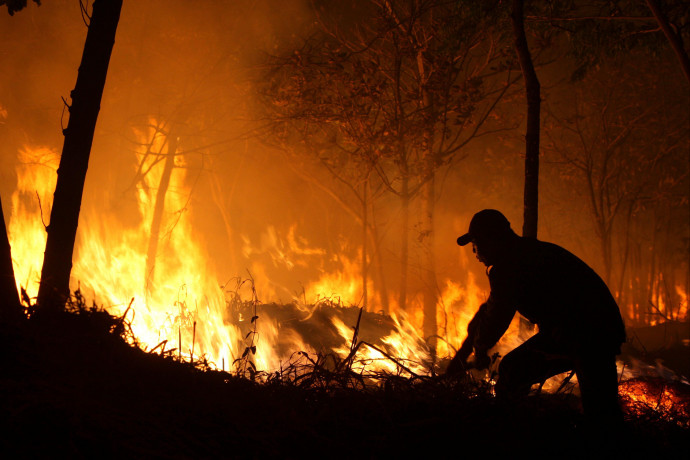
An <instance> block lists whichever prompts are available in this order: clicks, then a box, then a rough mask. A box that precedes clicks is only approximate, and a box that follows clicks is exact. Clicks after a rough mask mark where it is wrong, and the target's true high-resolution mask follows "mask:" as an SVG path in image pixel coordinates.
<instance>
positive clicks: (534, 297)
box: [489, 237, 625, 348]
mask: <svg viewBox="0 0 690 460" xmlns="http://www.w3.org/2000/svg"><path fill="white" fill-rule="evenodd" d="M489 280H490V282H491V290H492V295H497V296H498V297H499V298H500V297H504V299H502V301H511V302H514V304H513V305H514V306H515V307H516V308H517V310H518V311H519V312H520V313H521V314H522V315H523V316H525V317H526V318H527V319H529V320H530V321H532V322H533V323H536V324H538V325H539V328H540V330H541V331H550V332H552V333H554V334H557V335H558V336H559V338H562V339H563V340H564V341H567V342H569V343H573V344H575V345H576V346H578V347H581V346H589V345H591V346H595V347H599V346H602V345H603V346H611V347H615V348H618V347H619V346H620V344H621V343H622V342H623V341H624V340H625V328H624V326H623V321H622V318H621V316H620V312H619V309H618V306H617V305H616V302H615V300H614V298H613V296H612V295H611V292H610V291H609V289H608V287H607V286H606V284H605V283H604V281H603V280H602V279H601V278H600V277H599V275H597V274H596V273H595V272H594V270H592V269H591V268H590V267H589V266H588V265H587V264H585V263H584V262H583V261H582V260H580V259H579V258H578V257H576V256H575V255H573V254H572V253H570V252H569V251H567V250H565V249H564V248H562V247H560V246H558V245H555V244H552V243H547V242H543V241H539V240H535V239H530V238H522V237H518V238H517V239H516V240H515V243H514V245H513V247H512V248H511V250H510V251H508V253H507V254H505V257H503V258H501V260H499V261H497V263H496V264H495V265H494V266H493V267H492V269H491V271H490V273H489Z"/></svg>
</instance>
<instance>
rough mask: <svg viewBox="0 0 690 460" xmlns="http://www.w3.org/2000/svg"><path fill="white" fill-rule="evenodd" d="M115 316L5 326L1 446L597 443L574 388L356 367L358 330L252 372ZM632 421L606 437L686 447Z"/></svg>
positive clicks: (154, 448) (200, 450)
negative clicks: (136, 342) (191, 352)
mask: <svg viewBox="0 0 690 460" xmlns="http://www.w3.org/2000/svg"><path fill="white" fill-rule="evenodd" d="M123 318H124V317H123ZM123 318H114V317H112V316H110V315H108V314H107V313H106V312H104V311H102V310H100V309H98V308H97V307H95V306H90V307H87V306H86V303H85V302H84V301H83V299H82V300H77V301H76V302H75V303H74V304H73V305H72V306H70V308H69V312H68V313H65V314H64V315H59V316H57V317H54V318H50V319H43V320H40V321H39V320H38V319H36V320H31V321H25V322H24V323H22V324H20V325H19V326H18V327H11V328H10V327H7V326H2V329H1V330H0V349H2V350H3V360H2V362H3V370H2V377H1V378H0V410H1V411H2V412H1V413H2V417H1V420H2V421H0V433H1V434H0V455H2V456H3V458H15V457H26V458H28V457H46V456H48V457H62V456H65V457H69V458H79V457H86V458H103V457H117V458H209V457H221V458H235V457H248V456H250V457H256V458H295V457H336V458H341V457H346V456H357V457H361V456H363V457H369V458H382V457H383V458H387V457H393V456H399V455H404V456H409V455H410V453H411V452H424V453H426V455H444V454H445V455H444V456H448V452H450V455H452V456H457V457H462V456H464V454H468V455H469V454H479V455H482V456H489V457H494V456H496V455H499V454H501V455H505V454H510V455H515V456H518V455H530V456H532V457H534V456H536V457H544V456H548V457H553V456H554V455H555V456H558V457H566V458H568V457H573V456H576V455H582V454H588V453H591V452H594V451H597V452H598V451H599V449H601V448H602V446H601V445H600V444H599V441H600V440H599V441H597V440H596V439H595V438H592V437H591V436H589V435H588V433H587V431H586V428H583V426H582V418H581V416H580V411H579V408H578V400H577V398H576V397H575V396H573V395H568V394H561V395H546V394H542V395H538V396H534V397H530V398H527V399H525V400H522V401H515V402H511V403H506V402H501V401H497V400H496V398H494V397H492V396H491V394H490V391H489V390H490V389H489V388H488V386H487V385H486V384H485V383H484V382H483V381H481V380H473V379H471V378H463V379H455V380H451V379H443V378H429V377H422V376H418V375H415V374H414V373H412V372H404V371H403V372H400V373H399V374H395V375H391V374H385V373H368V374H363V373H361V372H355V371H353V363H354V362H355V361H356V359H357V356H358V352H359V350H360V349H361V348H362V347H367V346H374V345H372V344H368V343H365V342H363V341H361V340H357V338H356V335H357V331H356V330H355V333H354V334H353V340H352V344H353V345H352V347H351V354H350V356H348V357H345V358H340V357H338V356H336V355H333V354H319V355H316V356H313V355H307V354H306V353H303V352H298V353H295V354H294V355H293V359H291V360H289V361H288V362H287V363H286V364H285V366H284V368H282V369H280V370H279V371H277V372H274V373H271V374H265V373H264V374H261V373H258V372H257V373H255V374H254V375H253V380H252V379H251V378H243V377H240V376H238V375H237V374H230V373H227V372H219V371H217V370H212V369H210V368H209V367H208V366H204V364H203V362H195V363H190V362H184V361H182V362H181V361H180V360H179V359H178V356H177V355H176V354H172V353H160V351H161V350H162V349H163V347H164V345H161V347H160V348H158V349H157V350H152V351H155V352H154V353H145V352H143V351H142V350H141V349H139V348H137V347H136V346H132V345H131V344H130V343H131V340H132V337H130V336H128V334H130V333H131V332H130V331H128V326H127V324H126V320H124V319H123ZM123 337H124V338H123ZM125 339H127V340H129V341H130V342H129V343H128V342H127V340H125ZM384 351H385V350H384ZM390 359H394V358H393V357H390ZM399 364H400V366H401V368H403V367H404V366H405V363H399ZM626 429H627V432H626V433H619V436H620V437H619V438H617V439H615V441H614V442H612V443H609V444H607V445H606V446H604V447H607V448H615V449H616V450H617V452H618V453H619V454H621V453H625V454H626V456H628V457H630V458H660V457H662V456H668V457H670V458H674V457H679V456H680V455H684V454H685V453H687V451H688V448H689V446H690V444H689V441H688V439H690V436H688V435H689V434H690V430H689V429H688V428H687V427H683V426H679V425H678V424H677V423H671V422H669V421H668V420H666V419H664V418H663V417H658V418H652V417H649V416H648V415H646V416H638V415H634V414H633V415H632V416H629V417H628V421H627V424H626ZM542 454H543V455H542Z"/></svg>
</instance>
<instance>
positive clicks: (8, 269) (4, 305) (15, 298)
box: [0, 201, 22, 324]
mask: <svg viewBox="0 0 690 460" xmlns="http://www.w3.org/2000/svg"><path fill="white" fill-rule="evenodd" d="M21 314H22V306H21V304H20V303H19V295H18V294H17V283H16V281H15V279H14V267H13V266H12V250H11V248H10V240H9V238H8V237H7V227H6V226H5V215H4V212H3V210H2V201H0V323H5V324H7V323H12V322H14V321H16V320H18V319H19V318H20V317H21Z"/></svg>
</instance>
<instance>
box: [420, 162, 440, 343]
mask: <svg viewBox="0 0 690 460" xmlns="http://www.w3.org/2000/svg"><path fill="white" fill-rule="evenodd" d="M435 186H436V183H435V180H434V176H433V173H432V176H431V178H430V179H429V180H428V181H427V183H426V184H425V186H424V196H423V198H422V199H423V204H422V206H423V217H422V218H423V223H422V232H423V234H422V237H423V241H424V246H426V247H425V256H426V257H425V258H426V261H425V264H424V270H423V274H424V275H423V276H424V280H423V281H424V320H423V325H422V331H423V333H424V338H425V339H427V342H428V344H429V348H430V351H431V355H432V356H435V355H436V342H437V340H436V335H437V332H438V319H437V318H436V305H437V304H438V281H437V279H436V257H435V254H434V246H435V244H434V242H435V237H434V205H435V204H436V190H435Z"/></svg>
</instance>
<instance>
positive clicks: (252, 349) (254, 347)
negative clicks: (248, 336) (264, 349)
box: [250, 346, 256, 355]
mask: <svg viewBox="0 0 690 460" xmlns="http://www.w3.org/2000/svg"><path fill="white" fill-rule="evenodd" d="M250 349H251V351H252V354H253V355H255V354H256V346H253V347H251V348H250Z"/></svg>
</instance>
